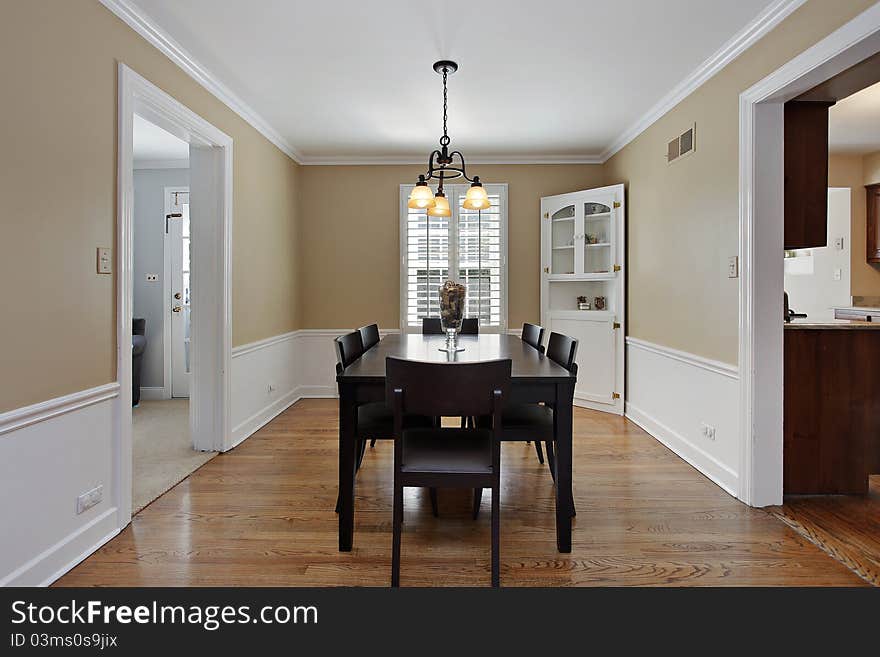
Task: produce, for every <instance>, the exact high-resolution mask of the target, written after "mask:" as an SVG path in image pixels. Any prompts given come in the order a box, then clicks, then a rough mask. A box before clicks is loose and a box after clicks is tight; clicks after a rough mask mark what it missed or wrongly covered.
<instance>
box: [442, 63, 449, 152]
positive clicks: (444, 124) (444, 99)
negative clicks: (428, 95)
mask: <svg viewBox="0 0 880 657" xmlns="http://www.w3.org/2000/svg"><path fill="white" fill-rule="evenodd" d="M446 75H447V71H446V67H444V68H443V136H442V137H441V138H440V145H441V146H446V145H447V144H448V143H449V135H447V134H446V118H447V117H446V114H447V107H448V102H447V93H446Z"/></svg>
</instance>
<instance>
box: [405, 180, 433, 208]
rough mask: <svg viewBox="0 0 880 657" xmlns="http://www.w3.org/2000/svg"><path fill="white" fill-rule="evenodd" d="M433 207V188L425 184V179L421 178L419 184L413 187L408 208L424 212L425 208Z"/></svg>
mask: <svg viewBox="0 0 880 657" xmlns="http://www.w3.org/2000/svg"><path fill="white" fill-rule="evenodd" d="M433 205H434V194H433V192H432V191H431V188H430V187H428V183H427V182H425V177H424V176H419V182H417V183H416V185H415V187H413V190H412V192H411V193H410V195H409V201H408V202H407V204H406V206H407V207H408V208H412V209H414V210H424V209H425V208H430V207H433Z"/></svg>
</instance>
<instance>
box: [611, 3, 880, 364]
mask: <svg viewBox="0 0 880 657" xmlns="http://www.w3.org/2000/svg"><path fill="white" fill-rule="evenodd" d="M874 1H875V0H835V1H834V2H829V1H827V0H809V1H808V2H807V3H806V4H804V5H803V6H802V7H800V8H799V9H798V10H797V11H795V12H794V13H793V14H792V15H791V16H790V17H789V18H787V19H786V20H785V21H783V22H782V23H781V24H780V25H778V26H777V27H776V28H775V29H774V30H773V31H772V32H770V33H769V34H768V35H767V36H765V37H764V38H763V39H762V40H761V41H759V42H758V43H757V44H755V45H754V46H753V47H752V48H750V49H749V50H748V51H746V52H745V53H743V54H742V55H741V56H740V57H739V58H737V59H736V60H734V61H733V62H731V63H730V64H729V65H728V66H727V67H725V68H724V69H723V70H722V71H721V72H720V73H718V75H716V76H715V77H714V78H712V79H711V80H709V81H708V82H706V83H705V84H704V85H703V86H702V87H700V88H699V89H698V90H697V91H696V92H694V93H693V94H691V95H690V96H689V97H687V98H686V99H685V100H683V101H682V102H681V103H679V104H678V105H677V106H676V107H675V108H674V109H672V110H671V111H670V112H669V113H667V114H666V115H665V116H663V117H662V118H661V119H659V120H658V121H657V122H656V123H654V124H653V125H652V126H651V127H650V128H648V129H647V130H646V131H645V132H643V133H642V134H641V135H640V136H639V137H638V138H636V139H635V140H634V141H633V142H631V143H630V144H629V145H628V146H626V147H625V148H624V149H623V150H621V151H620V152H619V153H618V154H617V155H615V156H614V157H613V158H612V159H611V160H609V161H608V162H607V163H606V165H605V166H606V181H607V182H609V183H610V182H621V181H622V182H625V183H626V184H627V200H628V222H629V223H628V226H627V229H628V236H629V250H628V258H627V264H628V267H629V276H628V283H629V286H628V288H629V289H628V293H629V301H628V311H629V320H628V321H629V330H628V334H629V335H632V336H635V337H638V338H641V339H643V340H648V341H650V342H654V343H657V344H661V345H666V346H669V347H674V348H676V349H681V350H684V351H688V352H691V353H695V354H698V355H700V356H704V357H708V358H713V359H716V360H720V361H724V362H727V363H736V362H737V342H738V340H737V314H738V304H739V298H738V286H737V281H736V280H734V279H728V278H727V258H728V257H729V256H732V255H736V253H737V251H738V184H739V183H738V180H739V161H738V156H737V153H738V139H739V134H738V130H739V126H738V121H739V115H738V112H739V107H738V99H739V94H740V93H741V92H742V91H744V90H745V89H747V88H749V87H750V86H751V85H752V84H754V83H755V82H757V81H758V80H760V79H762V78H763V77H765V76H766V75H768V74H769V73H771V72H773V71H774V70H776V69H777V68H779V66H781V65H782V64H784V63H785V62H786V61H788V60H790V59H791V58H793V57H795V56H796V55H798V54H799V53H801V52H802V51H804V50H806V49H807V48H809V47H810V46H812V45H813V44H814V43H816V42H817V41H819V40H821V39H822V38H823V37H825V36H827V35H828V34H829V33H831V32H832V31H834V30H835V29H837V28H838V27H840V26H841V25H842V24H843V23H845V22H846V21H848V20H849V19H851V18H853V17H854V16H855V15H857V14H858V13H860V12H861V11H863V10H864V9H866V8H867V7H869V6H871V5H872V4H874ZM692 123H696V125H697V131H696V143H697V149H696V152H695V153H694V154H693V155H692V156H689V157H687V158H685V159H683V160H680V161H678V162H676V163H674V164H672V165H667V164H666V162H665V158H664V154H665V152H666V148H665V145H666V143H667V141H668V140H669V139H672V138H673V137H674V136H675V135H676V134H677V133H679V132H681V131H682V130H684V129H685V128H687V127H688V126H689V125H690V124H692Z"/></svg>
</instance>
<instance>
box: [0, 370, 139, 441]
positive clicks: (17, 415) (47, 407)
mask: <svg viewBox="0 0 880 657" xmlns="http://www.w3.org/2000/svg"><path fill="white" fill-rule="evenodd" d="M129 358H130V357H129ZM118 396H119V383H117V382H115V381H114V382H113V383H107V384H104V385H102V386H97V387H95V388H89V389H88V390H80V391H79V392H74V393H71V394H69V395H63V396H61V397H55V398H54V399H48V400H46V401H42V402H38V403H36V404H31V405H30V406H24V407H22V408H16V409H14V410H11V411H7V412H6V413H2V414H0V436H2V435H3V434H6V433H9V432H11V431H16V430H17V429H22V428H24V427H27V426H30V425H32V424H36V423H37V422H43V421H45V420H48V419H50V418H53V417H58V416H59V415H64V414H65V413H70V412H71V411H75V410H78V409H80V408H84V407H86V406H91V405H92V404H97V403H98V402H102V401H104V400H106V399H113V398H114V397H118Z"/></svg>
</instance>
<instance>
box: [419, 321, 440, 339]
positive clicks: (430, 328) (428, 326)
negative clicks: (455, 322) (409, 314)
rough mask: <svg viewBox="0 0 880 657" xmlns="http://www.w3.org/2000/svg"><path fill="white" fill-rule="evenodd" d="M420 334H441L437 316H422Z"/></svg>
mask: <svg viewBox="0 0 880 657" xmlns="http://www.w3.org/2000/svg"><path fill="white" fill-rule="evenodd" d="M422 335H443V325H442V324H440V318H439V317H422Z"/></svg>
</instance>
